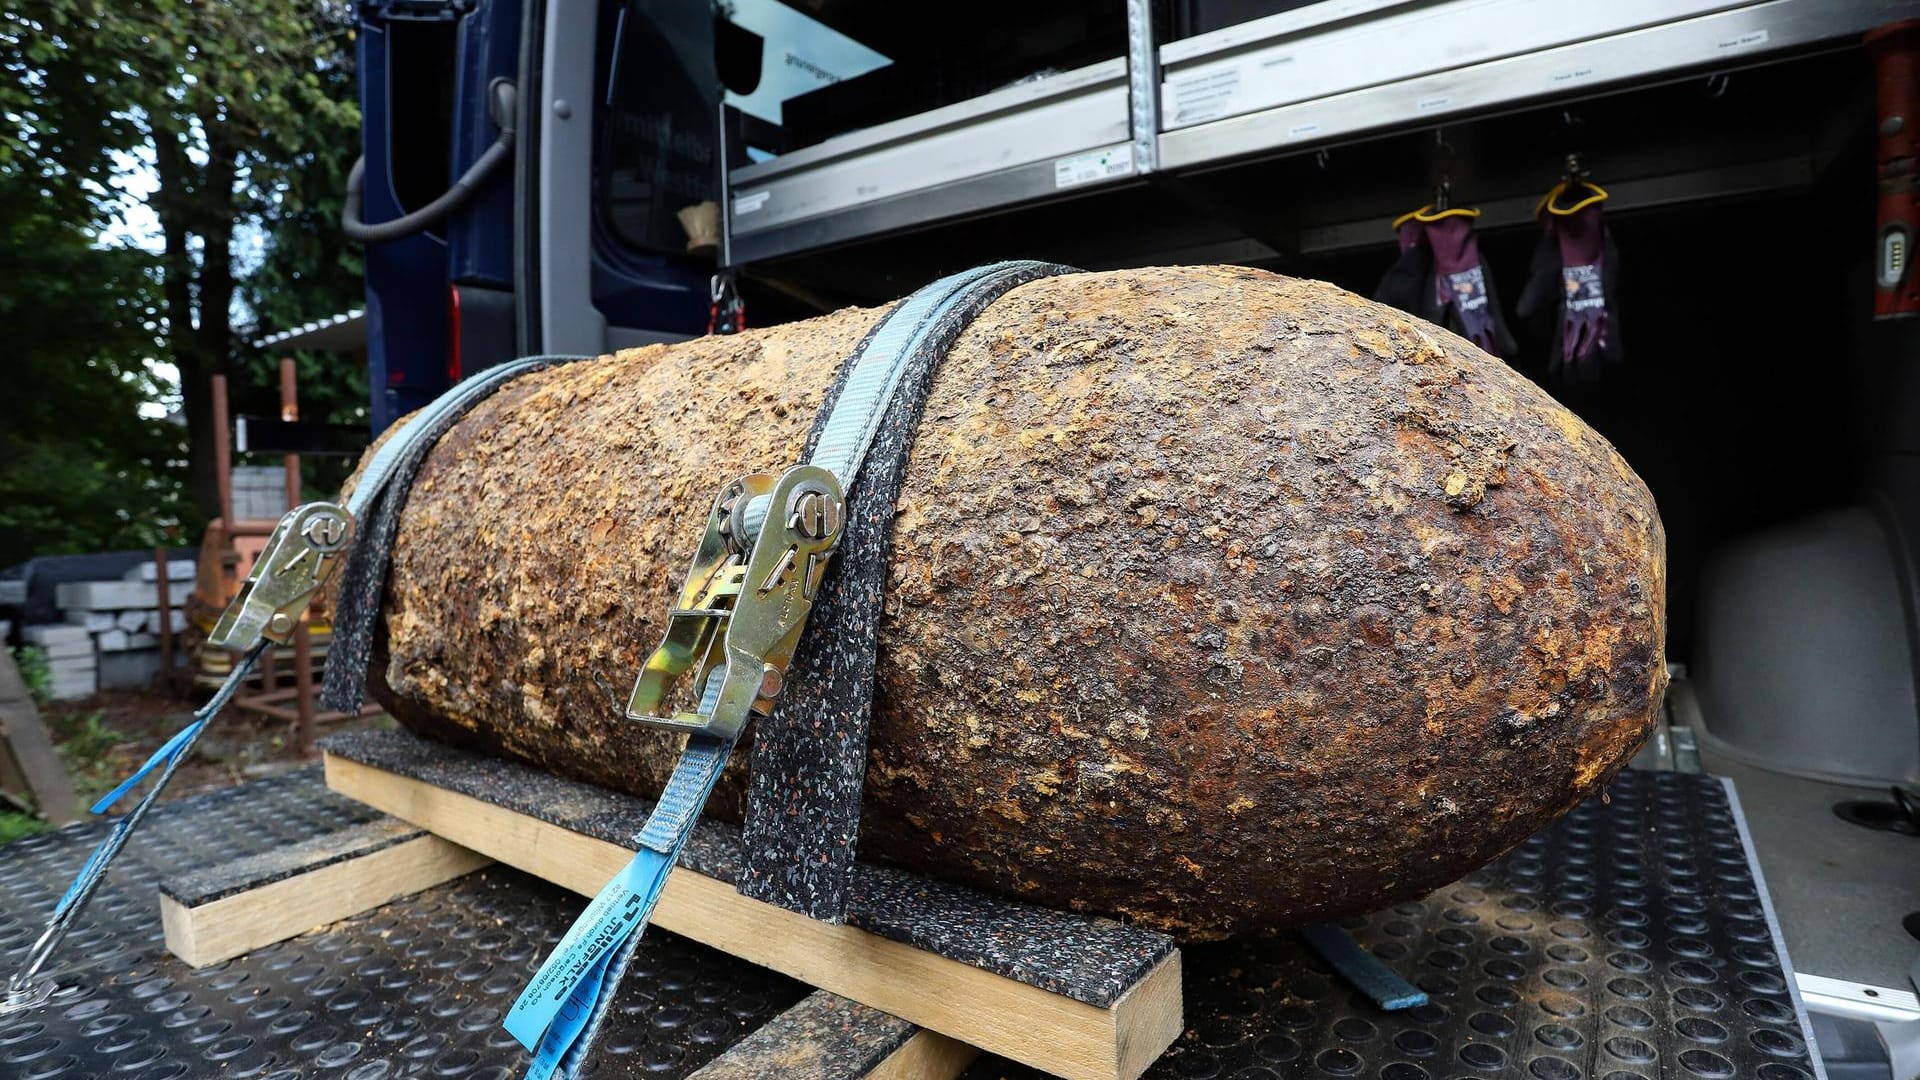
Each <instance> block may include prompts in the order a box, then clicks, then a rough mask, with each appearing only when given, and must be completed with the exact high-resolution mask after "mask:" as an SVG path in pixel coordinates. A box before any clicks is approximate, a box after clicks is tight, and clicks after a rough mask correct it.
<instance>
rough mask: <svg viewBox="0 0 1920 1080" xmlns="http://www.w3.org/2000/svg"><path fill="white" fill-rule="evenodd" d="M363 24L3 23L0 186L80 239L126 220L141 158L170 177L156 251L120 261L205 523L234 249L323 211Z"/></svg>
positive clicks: (225, 12) (145, 0)
mask: <svg viewBox="0 0 1920 1080" xmlns="http://www.w3.org/2000/svg"><path fill="white" fill-rule="evenodd" d="M352 25H353V23H352V9H351V6H350V4H349V3H348V2H347V0H292V2H288V0H141V2H140V3H136V4H127V3H122V2H117V0H23V2H19V3H16V4H13V5H10V6H9V8H8V10H6V11H5V12H4V13H0V69H4V70H5V73H6V75H7V76H8V78H7V80H6V85H4V86H0V117H4V119H5V121H6V122H5V124H4V125H0V126H3V127H4V128H5V130H3V131H0V180H4V179H6V178H7V177H8V176H9V175H11V176H13V177H14V178H16V179H19V180H20V181H21V182H22V184H23V185H24V187H23V190H27V191H33V190H35V187H34V186H35V185H36V184H37V185H38V187H37V190H38V193H39V195H40V196H41V198H42V201H43V214H44V216H46V217H47V218H49V219H51V221H53V222H56V223H67V224H69V225H71V226H73V227H75V228H77V229H78V230H79V236H80V237H82V238H97V237H98V236H99V235H100V230H101V229H102V228H104V227H105V226H107V225H108V224H110V223H111V222H112V220H113V219H114V217H115V215H116V214H117V213H118V212H119V211H120V210H121V209H122V208H123V206H124V202H125V200H126V195H125V194H124V193H122V192H120V191H118V190H116V188H115V186H114V185H115V183H116V180H117V178H120V177H124V176H125V175H126V173H127V169H128V163H129V162H144V163H145V165H146V168H145V169H139V168H136V169H135V171H136V172H140V173H143V174H146V175H150V176H151V178H152V179H153V180H154V181H156V182H157V187H156V188H155V190H153V191H152V193H151V194H150V195H148V196H147V197H146V199H145V205H146V206H147V207H148V208H150V209H151V211H152V212H153V214H154V215H155V217H156V218H157V221H158V225H159V232H160V235H161V238H162V244H161V250H160V251H159V253H158V254H157V256H155V257H153V258H152V259H151V265H150V266H148V267H145V268H142V270H141V272H136V273H133V274H132V276H131V277H128V276H126V275H127V273H128V272H129V271H130V269H131V268H130V267H125V266H123V267H122V268H121V270H120V274H121V276H119V277H118V278H117V280H116V285H117V286H118V287H120V288H121V289H123V290H125V293H124V295H125V296H127V297H128V298H129V299H128V300H127V303H130V304H132V305H133V306H135V307H140V306H141V305H142V304H144V303H145V301H144V300H134V299H131V297H132V296H133V295H134V294H135V293H136V291H137V292H138V293H139V294H140V295H141V296H150V297H151V298H152V306H153V312H154V314H155V316H156V317H155V318H153V319H152V320H151V322H150V324H149V325H150V326H151V327H152V330H153V332H156V333H157V334H158V337H159V354H160V355H161V356H162V357H164V358H165V359H166V360H168V361H170V362H171V363H172V365H173V366H174V368H175V369H176V370H177V371H178V373H179V378H180V389H181V395H182V400H183V412H184V415H185V418H186V424H187V433H188V445H187V456H186V460H187V462H188V477H189V485H190V491H191V495H192V500H193V502H194V503H195V504H197V505H198V507H199V508H200V510H201V512H202V513H208V514H210V513H212V512H213V511H214V507H215V503H216V492H215V477H214V460H213V428H212V393H211V380H212V377H213V376H214V375H215V374H216V373H220V372H226V371H229V370H230V369H231V368H232V366H233V364H234V361H235V358H236V357H237V356H239V355H241V346H242V344H243V343H242V342H241V340H240V339H239V337H238V335H237V334H236V331H235V315H236V312H238V311H240V310H241V308H242V305H240V304H239V303H237V301H238V299H239V297H240V289H241V286H242V283H241V281H240V280H239V277H238V275H237V273H236V263H235V257H234V247H235V237H236V234H237V232H238V231H239V230H241V229H242V228H243V227H246V226H247V225H249V224H250V223H253V224H257V225H258V226H259V227H261V228H263V229H264V231H265V233H266V235H267V237H268V238H269V239H270V240H273V241H281V240H288V239H290V238H293V237H295V236H297V229H295V228H294V227H293V226H285V227H283V225H282V222H281V215H282V214H292V215H295V216H297V215H299V214H301V213H304V212H306V211H307V210H308V209H310V208H311V207H313V205H314V202H315V200H314V185H315V184H316V182H317V181H318V180H319V179H321V178H325V177H326V175H327V173H328V171H329V170H336V169H337V168H338V164H337V162H338V155H339V154H340V153H342V152H344V151H343V150H342V148H343V147H346V148H350V147H351V146H352V144H353V142H354V141H355V140H354V137H353V132H355V131H356V130H357V129H358V126H359V117H358V112H357V109H356V108H355V106H354V104H353V102H352V94H351V74H350V72H351V55H350V48H349V47H350V43H351V32H352ZM8 170H11V173H9V172H8ZM13 242H14V240H13V238H12V237H9V243H10V244H11V243H13ZM122 254H123V255H124V254H125V253H122ZM311 255H312V253H311V252H302V253H299V254H298V255H296V257H311ZM76 257H78V256H76ZM125 258H127V259H129V260H131V259H132V258H133V256H131V255H125ZM273 261H274V256H273V254H271V253H269V255H268V259H267V263H268V264H269V265H271V264H272V263H273ZM48 269H49V270H50V269H51V268H48ZM349 271H350V267H348V266H344V265H339V264H337V260H336V261H334V262H328V261H326V260H325V259H322V260H321V262H320V263H319V264H318V265H317V266H316V267H315V268H314V269H313V271H312V272H314V273H317V274H318V275H319V277H320V278H321V279H322V280H324V281H325V282H326V283H327V285H326V288H325V289H323V290H322V291H323V293H324V292H325V291H326V290H331V289H336V288H338V287H339V282H340V280H341V278H342V276H343V275H344V274H346V273H348V272H349ZM36 272H37V271H36ZM274 272H276V273H279V272H281V271H274ZM302 272H303V273H304V272H307V271H302ZM37 281H38V279H35V287H37ZM136 286H138V288H137V289H136ZM258 295H266V290H261V291H260V293H259V294H258ZM276 295H277V294H276ZM310 315H311V311H309V312H307V313H306V314H303V315H301V318H302V319H304V318H307V317H310ZM82 325H83V326H84V325H87V324H86V323H83V324H82ZM100 347H101V349H105V348H108V346H107V345H106V344H105V343H102V344H101V346H100ZM149 348H151V346H149ZM66 355H67V356H68V357H69V358H70V361H71V362H72V363H73V364H75V365H76V368H75V370H73V371H72V377H73V378H74V379H76V380H82V379H83V378H84V381H87V382H99V381H100V380H99V379H97V378H95V377H93V375H92V374H87V375H85V376H84V377H83V375H82V372H81V370H79V369H81V368H84V367H85V366H86V364H87V363H92V362H93V361H83V360H81V357H82V356H83V355H95V354H87V353H84V352H71V353H68V354H66ZM114 355H115V356H117V357H121V358H122V360H124V358H125V357H127V356H135V355H140V350H138V349H134V350H132V351H128V352H118V351H116V352H115V353H114ZM114 374H115V377H120V376H122V375H124V374H126V370H125V369H124V368H123V369H116V371H115V372H114ZM268 385H271V383H269V384H268ZM74 392H76V393H77V392H78V391H74ZM310 392H311V391H310ZM116 407H117V406H116ZM16 471H17V470H16Z"/></svg>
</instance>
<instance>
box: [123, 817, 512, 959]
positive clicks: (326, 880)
mask: <svg viewBox="0 0 1920 1080" xmlns="http://www.w3.org/2000/svg"><path fill="white" fill-rule="evenodd" d="M492 861H493V860H491V859H489V858H487V857H486V856H484V855H481V854H478V853H477V852H473V851H469V850H467V849H466V848H463V847H460V846H459V845H457V844H451V843H448V842H447V841H445V840H442V839H441V838H439V837H437V836H434V835H433V834H431V833H427V832H422V831H421V830H419V829H415V828H413V827H411V826H408V825H405V824H403V823H401V822H397V821H391V820H389V821H376V822H370V823H368V824H366V825H359V826H354V827H352V828H348V829H341V830H338V831H336V832H332V833H326V834H324V835H321V836H317V837H314V838H313V839H312V840H309V841H306V842H305V843H301V844H295V845H293V846H291V847H287V848H280V849H276V850H272V851H267V852H263V853H262V854H259V855H254V856H249V857H248V858H244V859H237V860H235V861H233V862H230V863H223V864H221V865H219V866H215V867H211V868H208V869H206V870H200V871H195V872H193V873H190V874H185V875H181V876H179V877H175V878H169V879H167V880H166V881H163V882H161V884H160V925H161V928H162V930H163V931H164V932H165V935H166V941H167V949H168V951H170V952H172V953H173V954H174V955H175V956H177V957H179V958H180V959H182V960H184V961H186V962H187V963H188V964H189V965H191V966H193V967H205V966H206V965H208V964H217V963H219V962H220V961H222V960H230V959H232V958H234V957H236V956H239V955H241V954H242V953H248V952H252V951H253V950H255V949H258V948H260V947H261V946H264V945H271V944H272V943H274V942H276V941H285V940H286V939H288V938H290V937H296V936H298V935H300V934H304V933H306V932H307V931H309V930H312V929H314V928H315V927H318V926H325V925H327V924H328V923H334V922H339V921H340V920H341V919H345V918H350V917H352V916H354V915H358V914H360V913H361V912H364V911H371V910H372V909H374V908H377V907H380V906H382V905H384V904H386V903H388V902H389V901H392V900H395V899H397V898H399V897H402V896H406V895H408V894H410V893H416V892H419V891H421V890H422V889H430V888H432V887H433V886H435V885H439V884H441V883H442V882H446V881H451V880H452V879H454V878H457V877H459V876H461V875H462V874H467V873H471V872H472V871H474V870H478V869H479V868H481V867H482V866H485V865H487V864H488V863H490V862H492Z"/></svg>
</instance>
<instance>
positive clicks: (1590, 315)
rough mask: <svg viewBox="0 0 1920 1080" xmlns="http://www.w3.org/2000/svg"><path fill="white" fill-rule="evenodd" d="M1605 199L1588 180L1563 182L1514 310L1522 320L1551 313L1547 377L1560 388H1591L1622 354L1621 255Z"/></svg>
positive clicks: (1551, 200)
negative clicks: (1610, 232) (1604, 206)
mask: <svg viewBox="0 0 1920 1080" xmlns="http://www.w3.org/2000/svg"><path fill="white" fill-rule="evenodd" d="M1606 199H1607V193H1606V192H1605V191H1604V190H1602V189H1600V188H1599V187H1596V186H1595V185H1592V184H1587V183H1584V182H1583V183H1581V184H1580V185H1578V186H1573V185H1568V184H1565V183H1562V184H1559V185H1557V186H1555V187H1554V189H1553V190H1552V191H1551V192H1549V193H1548V195H1547V197H1546V198H1545V199H1542V200H1541V201H1540V208H1539V216H1540V224H1541V236H1540V244H1539V246H1538V247H1536V248H1535V249H1534V253H1533V266H1532V268H1531V270H1530V271H1529V273H1528V275H1527V287H1526V288H1525V289H1523V290H1522V291H1521V293H1520V302H1519V304H1518V305H1516V309H1517V310H1518V312H1519V314H1520V317H1521V318H1523V319H1533V320H1536V321H1538V320H1539V319H1541V317H1544V316H1552V318H1553V322H1552V332H1551V333H1550V336H1549V340H1550V341H1551V346H1550V351H1549V356H1548V360H1547V378H1548V381H1550V382H1553V383H1556V384H1559V385H1561V386H1569V387H1588V386H1592V385H1594V384H1595V383H1597V382H1599V380H1600V377H1601V374H1602V372H1603V371H1604V369H1605V368H1606V367H1607V366H1608V365H1609V364H1615V363H1618V362H1619V361H1620V360H1621V358H1622V355H1623V354H1622V351H1621V348H1620V324H1619V316H1618V313H1617V311H1616V310H1615V309H1614V303H1615V298H1616V297H1618V295H1619V290H1618V288H1617V285H1618V281H1617V274H1618V268H1619V263H1620V260H1619V256H1618V254H1617V253H1616V252H1615V251H1614V249H1613V240H1612V237H1611V236H1610V235H1608V232H1607V227H1606V218H1605V214H1604V212H1603V211H1602V209H1601V204H1602V203H1604V202H1605V201H1606Z"/></svg>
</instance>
